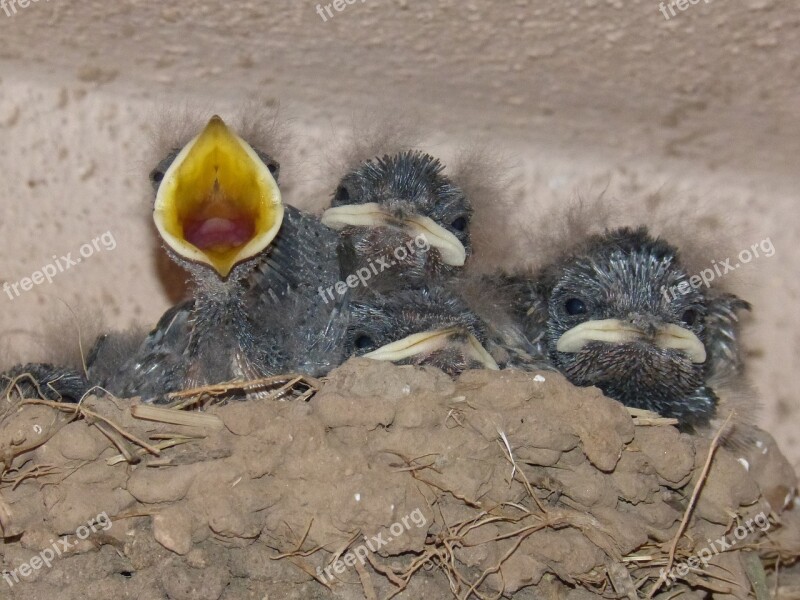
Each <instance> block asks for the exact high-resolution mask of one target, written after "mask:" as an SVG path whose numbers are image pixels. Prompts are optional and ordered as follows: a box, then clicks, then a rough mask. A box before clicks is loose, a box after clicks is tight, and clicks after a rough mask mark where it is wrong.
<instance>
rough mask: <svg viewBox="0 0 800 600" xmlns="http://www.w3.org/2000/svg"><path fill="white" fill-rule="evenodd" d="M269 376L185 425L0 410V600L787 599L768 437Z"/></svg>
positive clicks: (468, 380) (798, 533)
mask: <svg viewBox="0 0 800 600" xmlns="http://www.w3.org/2000/svg"><path fill="white" fill-rule="evenodd" d="M279 383H280V385H278V384H276V389H274V390H273V391H272V392H270V393H266V394H265V393H262V394H261V396H262V397H260V398H258V399H253V400H247V401H235V402H227V403H225V402H219V401H218V398H216V396H214V395H213V394H210V393H206V394H205V395H204V398H203V399H204V401H208V400H209V398H211V399H212V400H214V402H212V403H211V405H210V406H209V407H208V408H207V410H206V411H205V412H203V413H198V412H192V413H186V412H185V411H178V410H173V409H170V410H166V412H165V411H164V410H162V411H156V413H155V414H149V413H148V412H147V407H145V411H144V412H141V409H142V407H141V406H138V407H137V404H136V401H135V400H134V401H128V400H118V399H109V398H105V397H104V398H95V397H90V398H86V399H85V400H84V402H83V403H82V404H81V405H80V407H76V406H74V405H62V404H58V403H53V402H42V401H31V400H26V401H20V400H14V401H12V400H11V399H10V397H6V398H3V399H2V402H3V405H2V410H0V415H1V420H0V451H2V456H0V460H2V462H3V469H2V473H3V475H2V484H1V485H0V524H1V525H2V530H3V537H4V543H3V544H2V545H0V554H1V555H2V568H3V573H2V578H3V580H2V581H0V590H2V592H0V597H4V598H5V597H9V598H31V599H41V598H51V597H59V598H86V599H92V598H98V599H101V598H102V599H107V598H136V599H140V600H149V599H163V598H170V599H175V600H185V599H198V600H199V599H208V600H216V599H218V598H222V599H239V598H253V599H259V600H262V599H270V600H275V599H283V598H297V599H303V600H307V599H316V598H347V599H351V598H352V599H363V598H366V599H367V600H373V599H375V600H377V599H385V598H407V599H421V598H425V599H427V598H431V599H434V600H435V599H439V598H441V599H447V598H459V599H468V598H474V599H482V598H500V597H513V598H542V597H544V598H570V599H581V598H589V597H604V598H628V599H631V600H633V599H635V598H647V597H656V598H674V597H678V596H681V597H685V596H694V597H697V598H701V597H708V596H713V597H715V598H727V597H732V598H745V597H757V598H759V600H760V599H761V598H768V597H770V595H771V594H773V592H775V591H782V592H785V594H784V596H785V597H791V593H792V592H791V590H792V589H795V591H796V588H792V586H791V585H790V584H788V583H787V581H789V580H788V577H789V576H790V573H791V569H790V565H791V564H792V563H793V562H794V560H795V559H796V558H797V557H798V555H800V518H798V515H797V513H798V510H797V509H796V508H794V507H795V504H796V503H795V492H796V483H797V482H796V476H795V473H794V472H793V469H792V468H791V467H790V465H789V464H788V463H787V461H786V459H785V458H784V457H783V455H782V454H781V453H780V451H779V449H778V448H777V447H776V446H775V443H774V441H773V440H772V438H771V437H770V436H769V435H768V434H766V433H763V432H760V431H759V432H757V433H756V434H755V437H754V438H753V440H752V441H751V443H748V444H746V445H741V446H738V447H737V446H729V445H726V444H719V443H718V442H719V440H718V439H709V438H706V437H700V436H690V435H687V434H682V433H679V432H678V430H677V429H675V427H673V426H672V425H671V424H670V422H669V421H666V420H664V419H658V418H656V417H655V416H654V415H649V414H643V413H633V414H632V413H631V411H629V410H627V409H625V408H624V407H623V406H622V405H620V404H619V403H617V402H615V401H613V400H609V399H607V398H605V397H604V396H602V394H601V393H600V392H599V391H597V390H596V389H594V388H575V387H573V386H571V385H570V384H569V383H567V382H566V381H565V380H564V379H563V378H562V377H561V376H559V375H558V374H555V373H546V372H543V373H538V374H537V373H520V372H513V371H503V372H492V371H470V372H467V373H465V374H463V375H462V376H461V377H460V378H458V379H457V380H456V381H452V380H451V379H450V378H448V377H447V376H445V375H444V374H443V373H441V372H440V371H438V370H435V369H427V368H422V369H420V368H415V367H397V366H394V365H391V364H386V363H380V362H373V361H369V360H363V359H362V360H352V361H350V362H348V363H347V364H345V365H344V366H343V367H341V368H339V369H338V370H336V371H335V372H333V373H332V374H331V375H330V377H329V378H328V379H327V380H326V381H325V382H324V384H317V383H316V382H308V381H303V380H299V379H293V380H291V381H288V383H286V382H285V381H284V382H279ZM316 387H319V389H316ZM207 392H208V391H207ZM187 397H188V396H187ZM183 404H186V402H183ZM132 409H133V410H132ZM142 417H145V418H142ZM172 417H177V418H172ZM184 417H188V418H189V423H191V424H189V425H184V424H180V425H176V424H171V423H170V422H171V421H177V422H180V423H182V422H183V418H184ZM51 555H52V556H51ZM776 574H777V575H776ZM781 574H783V579H781Z"/></svg>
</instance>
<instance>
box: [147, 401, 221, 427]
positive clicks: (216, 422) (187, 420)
mask: <svg viewBox="0 0 800 600" xmlns="http://www.w3.org/2000/svg"><path fill="white" fill-rule="evenodd" d="M131 416H132V417H133V418H134V419H144V420H146V421H155V422H157V423H169V424H170V425H185V426H187V427H207V428H210V429H222V428H223V427H225V424H224V423H223V422H222V419H220V418H219V417H218V416H217V415H209V414H206V413H197V412H186V411H182V410H175V409H174V408H160V407H158V406H152V405H150V404H134V405H133V406H131Z"/></svg>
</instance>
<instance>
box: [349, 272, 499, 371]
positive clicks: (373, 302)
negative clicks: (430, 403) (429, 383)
mask: <svg viewBox="0 0 800 600" xmlns="http://www.w3.org/2000/svg"><path fill="white" fill-rule="evenodd" d="M350 311H351V314H350V323H349V327H348V329H347V334H346V337H345V354H346V355H348V356H349V355H356V356H364V357H367V358H372V359H374V360H389V361H392V362H396V363H399V364H414V365H428V366H434V367H438V368H439V369H441V370H442V371H444V372H446V373H448V374H450V375H457V374H459V373H461V372H462V371H464V370H466V369H484V368H485V369H495V370H496V369H498V368H499V367H498V365H497V363H496V362H495V360H494V358H492V356H491V354H489V352H488V351H487V350H486V348H485V347H484V344H485V343H486V332H485V328H484V326H483V323H482V322H481V321H480V319H478V317H476V316H475V315H474V314H473V313H472V312H471V311H470V310H469V308H468V307H467V306H466V304H464V302H463V301H461V300H460V299H459V298H458V296H456V295H455V294H453V293H451V292H450V291H448V290H447V289H445V288H443V287H422V288H416V289H406V290H399V291H395V292H392V293H389V294H383V293H380V292H373V293H370V294H365V295H364V296H362V297H359V298H358V299H357V300H353V301H352V303H351V305H350Z"/></svg>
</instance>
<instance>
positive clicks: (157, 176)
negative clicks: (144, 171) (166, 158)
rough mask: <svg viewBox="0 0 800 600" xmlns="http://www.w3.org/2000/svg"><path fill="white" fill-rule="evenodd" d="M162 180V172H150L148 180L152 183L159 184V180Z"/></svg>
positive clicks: (156, 170)
mask: <svg viewBox="0 0 800 600" xmlns="http://www.w3.org/2000/svg"><path fill="white" fill-rule="evenodd" d="M162 179H164V171H162V170H161V169H153V170H152V171H150V180H151V181H153V183H161V180H162Z"/></svg>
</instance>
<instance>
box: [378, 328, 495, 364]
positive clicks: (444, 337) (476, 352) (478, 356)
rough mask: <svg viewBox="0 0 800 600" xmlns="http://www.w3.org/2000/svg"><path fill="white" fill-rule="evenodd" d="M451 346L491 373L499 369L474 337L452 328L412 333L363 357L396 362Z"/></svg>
mask: <svg viewBox="0 0 800 600" xmlns="http://www.w3.org/2000/svg"><path fill="white" fill-rule="evenodd" d="M454 338H455V339H454ZM453 344H459V345H460V346H461V348H460V349H461V351H462V352H463V353H464V356H466V357H468V358H472V359H474V360H476V361H477V362H479V363H480V364H482V365H483V366H484V367H486V368H487V369H491V370H493V371H498V370H499V369H500V367H499V366H498V365H497V363H496V362H495V360H494V359H493V358H492V356H491V354H489V353H488V352H487V351H486V348H484V347H483V345H481V343H480V342H479V341H478V339H477V338H476V337H475V336H474V335H472V334H471V333H469V334H466V336H465V335H464V332H463V331H462V330H460V329H456V328H453V327H451V328H449V329H437V330H435V331H424V332H422V333H414V334H412V335H409V336H408V337H405V338H403V339H402V340H398V341H396V342H392V343H391V344H386V345H385V346H382V347H380V348H378V349H377V350H373V351H372V352H368V353H367V354H365V355H364V357H365V358H371V359H373V360H388V361H392V362H398V361H401V360H405V359H407V358H411V357H413V356H417V355H419V354H431V353H433V352H437V351H439V350H444V349H445V348H447V347H448V346H451V345H453Z"/></svg>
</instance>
